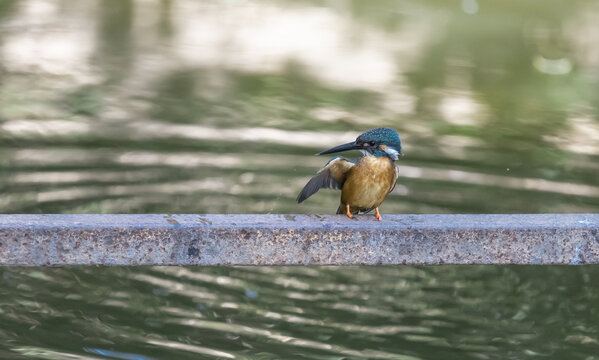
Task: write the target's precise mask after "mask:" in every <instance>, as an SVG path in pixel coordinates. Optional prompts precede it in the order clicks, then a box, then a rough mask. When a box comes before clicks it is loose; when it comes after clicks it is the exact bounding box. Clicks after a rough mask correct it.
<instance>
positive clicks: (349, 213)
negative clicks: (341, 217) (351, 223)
mask: <svg viewBox="0 0 599 360" xmlns="http://www.w3.org/2000/svg"><path fill="white" fill-rule="evenodd" d="M345 208H346V209H347V212H346V213H345V215H347V217H348V218H350V219H353V218H354V217H353V216H352V214H351V212H349V205H345Z"/></svg>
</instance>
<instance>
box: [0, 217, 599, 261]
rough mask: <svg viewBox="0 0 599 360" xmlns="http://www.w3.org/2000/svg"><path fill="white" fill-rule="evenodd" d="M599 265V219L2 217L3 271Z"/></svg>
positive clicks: (0, 246) (0, 225)
mask: <svg viewBox="0 0 599 360" xmlns="http://www.w3.org/2000/svg"><path fill="white" fill-rule="evenodd" d="M597 263H599V214H540V215H521V214H520V215H389V214H386V215H383V221H382V222H378V221H376V220H375V219H374V216H372V215H361V216H358V217H357V218H356V219H354V220H350V219H347V218H346V217H345V216H334V215H324V216H319V215H313V216H307V215H158V214H149V215H0V265H22V266H39V265H329V264H342V265H353V264H572V265H579V264H597Z"/></svg>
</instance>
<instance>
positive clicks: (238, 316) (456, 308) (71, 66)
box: [0, 0, 599, 360]
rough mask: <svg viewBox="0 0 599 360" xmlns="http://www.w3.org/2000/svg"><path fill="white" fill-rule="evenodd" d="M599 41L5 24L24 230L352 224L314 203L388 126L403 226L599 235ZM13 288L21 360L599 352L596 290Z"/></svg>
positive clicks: (573, 11)
mask: <svg viewBox="0 0 599 360" xmlns="http://www.w3.org/2000/svg"><path fill="white" fill-rule="evenodd" d="M598 24H599V6H598V4H597V3H596V2H593V1H585V0H581V1H574V2H559V1H548V2H539V1H534V0H525V1H502V2H482V1H478V0H462V1H454V2H438V1H424V2H422V1H399V2H397V1H377V2H368V1H362V2H360V1H334V2H319V1H316V2H314V1H311V2H310V1H309V2H305V1H303V2H286V1H274V2H273V1H195V0H151V1H147V0H144V1H141V0H104V1H101V2H99V1H74V0H66V1H53V0H19V1H16V0H5V1H3V2H0V30H1V31H0V71H1V77H2V81H1V84H0V188H1V189H2V193H1V194H0V212H3V213H178V212H180V213H308V214H313V213H333V212H334V211H335V209H336V208H337V206H338V201H339V193H337V192H333V191H325V190H323V191H320V192H319V193H318V194H317V196H314V197H311V198H310V199H309V200H308V201H306V202H304V203H302V204H301V205H298V204H296V202H295V198H296V196H297V194H298V192H299V190H300V189H301V188H302V186H303V185H304V184H305V182H306V181H307V179H309V177H310V176H312V175H313V174H314V173H315V172H316V171H317V170H318V169H319V168H320V167H321V166H322V165H324V164H325V163H326V161H327V160H328V158H327V157H316V156H314V154H315V153H317V152H319V151H322V150H324V149H327V148H329V147H331V146H334V145H337V144H341V143H346V142H349V141H351V140H353V139H354V138H355V137H356V136H357V135H358V134H360V133H361V132H363V131H365V130H367V129H370V128H374V127H382V126H386V127H392V128H394V129H396V130H397V131H398V132H399V133H400V136H401V138H402V142H403V146H404V152H405V156H404V157H402V158H401V159H400V161H399V162H398V165H399V167H400V175H399V182H398V184H397V186H396V188H395V190H394V192H393V193H392V195H391V196H390V197H389V198H388V199H387V201H386V202H385V203H384V204H383V205H382V207H381V210H382V211H383V213H547V212H598V210H599V183H598V182H597V179H598V177H597V174H598V173H599V141H598V139H599V119H598V117H597V114H598V109H599V97H597V95H596V91H595V90H596V89H597V86H598V85H599V84H598V83H599V76H598V75H599V73H598V71H597V69H599V47H597V46H596V41H595V37H594V36H593V34H597V33H599V25H598ZM348 156H359V153H355V154H351V153H349V154H348ZM0 241H1V239H0ZM0 273H1V274H2V277H1V278H0V324H2V326H0V358H3V359H4V358H6V359H16V358H21V359H31V358H37V359H127V360H129V359H139V360H148V359H188V358H189V359H198V358H202V359H204V358H206V359H217V358H233V359H281V358H307V359H323V360H324V359H327V360H328V359H358V358H368V359H374V358H379V359H414V360H415V359H460V360H462V359H483V360H484V359H523V358H532V357H548V358H556V359H585V360H591V359H598V357H597V355H596V354H597V353H599V352H598V348H597V347H598V345H599V340H598V339H599V336H598V334H597V326H596V323H597V319H596V314H595V311H594V310H593V304H595V303H596V301H597V297H598V296H599V295H598V293H597V291H596V290H595V287H593V284H595V283H597V269H596V268H595V267H582V268H558V267H542V268H534V267H445V266H444V267H426V268H418V267H416V268H414V267H350V268H345V267H343V268H338V267H293V268H278V267H277V268H170V267H163V268H162V267H161V268H130V269H127V268H93V269H92V268H65V269H55V268H54V269H21V268H6V269H2V270H1V271H0Z"/></svg>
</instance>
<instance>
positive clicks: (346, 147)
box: [316, 141, 360, 155]
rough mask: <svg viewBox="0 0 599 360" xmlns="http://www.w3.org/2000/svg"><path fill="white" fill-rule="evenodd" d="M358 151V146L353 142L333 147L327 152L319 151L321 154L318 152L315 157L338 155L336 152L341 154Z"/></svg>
mask: <svg viewBox="0 0 599 360" xmlns="http://www.w3.org/2000/svg"><path fill="white" fill-rule="evenodd" d="M359 149H360V147H359V146H358V144H356V142H355V141H352V142H350V143H347V144H343V145H339V146H335V147H334V148H330V149H328V150H325V151H321V152H319V153H318V154H316V155H325V154H333V153H338V152H342V151H348V150H359Z"/></svg>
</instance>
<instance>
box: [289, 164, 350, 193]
mask: <svg viewBox="0 0 599 360" xmlns="http://www.w3.org/2000/svg"><path fill="white" fill-rule="evenodd" d="M354 165H355V164H354V162H353V161H351V160H349V159H346V158H344V157H342V156H335V157H334V158H332V159H331V160H329V162H328V163H327V164H326V165H325V166H324V167H323V168H322V169H320V170H319V171H318V173H316V175H314V177H312V179H310V181H308V183H307V184H306V186H304V188H303V189H302V191H300V193H299V195H298V196H297V202H298V203H301V202H302V201H304V200H306V199H307V198H309V197H310V196H312V195H314V194H315V193H316V192H317V191H318V190H320V189H322V188H327V189H341V188H342V187H343V183H344V182H345V178H346V177H347V173H348V171H349V169H351V168H352V167H353V166H354Z"/></svg>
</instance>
